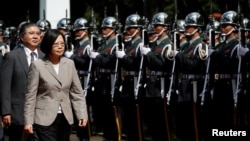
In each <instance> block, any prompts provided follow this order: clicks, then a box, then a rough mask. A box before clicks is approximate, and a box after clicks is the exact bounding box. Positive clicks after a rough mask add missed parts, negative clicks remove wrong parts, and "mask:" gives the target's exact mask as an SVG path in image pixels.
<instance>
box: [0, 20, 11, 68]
mask: <svg viewBox="0 0 250 141" xmlns="http://www.w3.org/2000/svg"><path fill="white" fill-rule="evenodd" d="M6 29H7V28H5V27H4V25H2V26H1V21H0V64H1V62H2V59H3V57H4V55H5V53H7V52H10V46H9V45H8V44H7V43H5V41H4V36H5V30H6Z"/></svg>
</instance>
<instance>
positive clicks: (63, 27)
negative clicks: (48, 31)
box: [56, 18, 74, 58]
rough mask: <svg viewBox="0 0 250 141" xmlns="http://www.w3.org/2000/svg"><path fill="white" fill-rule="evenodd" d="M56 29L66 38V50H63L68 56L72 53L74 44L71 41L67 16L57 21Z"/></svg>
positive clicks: (70, 26)
mask: <svg viewBox="0 0 250 141" xmlns="http://www.w3.org/2000/svg"><path fill="white" fill-rule="evenodd" d="M56 26H57V29H58V30H59V31H60V32H61V33H63V35H64V36H65V39H66V45H67V50H66V51H65V56H66V57H68V58H69V57H70V56H71V55H72V54H73V50H74V45H73V43H72V38H71V37H72V36H71V30H72V25H71V21H70V19H69V18H62V19H60V20H59V21H58V22H57V25H56Z"/></svg>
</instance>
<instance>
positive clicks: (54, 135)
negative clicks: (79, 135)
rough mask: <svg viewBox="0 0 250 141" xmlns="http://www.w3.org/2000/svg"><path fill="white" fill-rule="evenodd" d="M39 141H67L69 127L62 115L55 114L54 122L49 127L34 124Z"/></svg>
mask: <svg viewBox="0 0 250 141" xmlns="http://www.w3.org/2000/svg"><path fill="white" fill-rule="evenodd" d="M34 128H35V130H36V132H37V136H38V138H39V141H69V137H70V125H69V123H68V121H67V120H66V119H65V117H64V115H63V114H57V117H56V119H55V121H54V122H53V123H52V124H51V125H49V126H42V125H38V124H35V125H34Z"/></svg>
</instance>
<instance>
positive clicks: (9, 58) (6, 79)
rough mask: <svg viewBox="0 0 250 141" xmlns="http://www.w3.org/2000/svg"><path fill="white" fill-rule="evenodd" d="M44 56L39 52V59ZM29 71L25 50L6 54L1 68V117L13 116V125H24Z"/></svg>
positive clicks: (18, 49) (15, 50)
mask: <svg viewBox="0 0 250 141" xmlns="http://www.w3.org/2000/svg"><path fill="white" fill-rule="evenodd" d="M43 56H44V54H43V53H42V52H41V51H39V50H38V58H40V57H43ZM28 69H29V65H28V61H27V56H26V54H25V51H24V48H17V49H14V50H12V51H10V52H9V53H6V54H5V57H4V60H3V63H2V65H1V68H0V100H1V115H6V114H11V118H12V121H11V122H12V124H16V125H24V120H23V109H24V96H25V90H26V83H27V74H28Z"/></svg>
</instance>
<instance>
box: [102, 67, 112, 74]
mask: <svg viewBox="0 0 250 141" xmlns="http://www.w3.org/2000/svg"><path fill="white" fill-rule="evenodd" d="M100 72H101V73H111V69H103V68H102V69H100Z"/></svg>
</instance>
